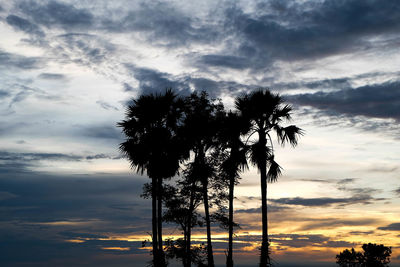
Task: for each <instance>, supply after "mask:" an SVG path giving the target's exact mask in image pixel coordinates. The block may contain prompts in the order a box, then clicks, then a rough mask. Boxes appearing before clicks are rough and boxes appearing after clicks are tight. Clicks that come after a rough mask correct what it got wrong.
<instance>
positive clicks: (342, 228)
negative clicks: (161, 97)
mask: <svg viewBox="0 0 400 267" xmlns="http://www.w3.org/2000/svg"><path fill="white" fill-rule="evenodd" d="M0 34H1V39H0V114H1V116H0V137H1V138H0V251H1V252H0V265H2V266H22V265H23V266H27V265H28V266H90V265H92V266H127V265H129V266H145V263H146V261H148V260H149V259H150V256H149V250H148V248H147V247H142V241H143V240H145V239H149V235H148V232H150V231H151V228H150V226H149V222H150V218H151V209H150V204H151V203H150V201H149V200H146V199H142V198H140V194H141V191H142V185H143V184H144V183H145V182H148V181H149V179H148V178H147V177H146V176H140V175H138V174H135V173H134V172H133V171H132V170H131V169H130V166H129V162H128V161H127V160H126V159H124V158H122V157H121V154H120V152H119V150H118V146H119V144H120V143H121V142H122V141H123V140H124V139H123V138H124V136H123V135H122V133H121V129H119V128H117V127H116V124H117V122H119V121H121V120H122V119H124V116H125V114H124V113H125V108H126V106H127V104H128V103H129V101H130V100H131V99H132V98H134V97H137V96H139V95H140V94H146V93H154V92H160V91H163V90H165V88H167V87H172V88H173V89H174V90H176V91H177V92H179V93H180V94H182V95H187V94H188V93H190V92H193V91H201V90H205V91H206V92H208V94H209V95H210V96H211V97H216V98H221V99H222V101H223V102H224V104H225V106H226V108H227V109H233V108H234V106H233V102H234V98H235V97H236V96H238V95H241V94H243V93H247V92H251V91H253V90H256V89H257V88H269V89H271V90H272V91H273V92H275V93H279V94H281V95H282V97H283V98H284V100H285V101H286V102H287V103H289V104H291V105H292V106H293V121H291V122H290V124H296V125H297V126H299V127H301V128H302V129H303V130H304V131H305V135H304V136H303V137H301V139H300V141H299V145H298V146H297V147H296V148H291V147H290V146H286V147H279V145H278V144H275V149H276V157H275V159H276V160H277V161H278V162H279V164H280V165H281V166H282V167H283V169H284V171H283V175H282V176H281V177H280V178H279V181H278V182H276V183H274V184H270V185H269V187H268V197H269V202H268V204H269V231H270V237H271V241H272V251H273V254H272V258H273V260H274V261H275V262H277V263H279V266H283V267H284V266H335V255H336V254H337V253H338V252H339V251H341V250H343V249H345V248H351V247H355V248H356V249H360V246H361V245H362V244H363V243H367V242H372V243H378V244H385V245H386V246H391V247H392V250H393V254H392V264H391V266H400V205H399V204H400V200H399V197H400V175H399V171H400V163H399V162H400V161H399V159H400V156H399V155H400V137H399V136H400V135H399V133H400V79H399V74H400V68H399V67H400V3H399V2H398V1H397V0H385V1H379V0H367V1H366V0H347V1H344V0H340V1H333V0H325V1H323V0H319V1H278V0H271V1H240V0H238V1H233V0H232V1H208V0H205V1H199V3H197V2H194V1H178V0H174V1H101V0H99V1H5V0H0ZM259 187H260V186H259V174H258V173H257V170H256V169H254V168H251V169H250V170H249V171H247V172H245V173H243V175H242V179H241V184H240V185H239V186H237V187H236V189H235V192H236V199H235V210H236V213H235V219H236V220H237V221H238V223H239V224H240V225H241V229H240V230H239V231H238V232H237V236H236V238H235V243H234V248H235V251H234V260H235V263H236V264H237V266H256V264H257V262H258V260H259V258H258V254H259V251H258V249H257V247H258V246H259V241H260V239H261V236H260V234H261V224H260V222H261V216H260V205H261V202H260V188H259ZM165 229H166V230H165V235H166V236H169V237H173V238H176V237H178V236H179V235H180V233H179V230H178V229H176V227H175V226H174V225H166V226H165ZM213 233H214V235H213V237H214V248H215V254H216V261H217V263H219V264H221V266H222V265H223V263H224V257H225V256H224V251H225V250H226V248H227V234H226V233H225V232H224V231H222V230H220V229H219V228H218V226H214V227H213ZM204 238H205V229H202V228H199V229H196V231H195V235H194V239H195V242H202V241H204ZM312 264H314V265H312Z"/></svg>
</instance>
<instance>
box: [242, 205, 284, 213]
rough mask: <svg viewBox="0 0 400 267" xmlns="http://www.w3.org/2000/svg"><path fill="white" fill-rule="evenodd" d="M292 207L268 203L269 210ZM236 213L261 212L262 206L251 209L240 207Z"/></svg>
mask: <svg viewBox="0 0 400 267" xmlns="http://www.w3.org/2000/svg"><path fill="white" fill-rule="evenodd" d="M288 209H290V208H289V207H285V206H277V205H268V212H280V211H284V210H288ZM235 213H256V214H261V207H259V208H249V209H238V210H235Z"/></svg>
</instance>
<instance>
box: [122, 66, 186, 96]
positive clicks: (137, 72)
mask: <svg viewBox="0 0 400 267" xmlns="http://www.w3.org/2000/svg"><path fill="white" fill-rule="evenodd" d="M126 67H127V68H128V70H129V71H130V72H131V74H132V75H133V77H134V78H135V79H136V80H138V81H139V89H140V91H141V92H142V93H145V94H149V93H155V92H160V91H164V90H165V89H167V88H173V89H174V90H177V91H181V92H182V91H183V92H186V94H187V93H189V87H188V84H187V83H186V82H185V81H182V80H181V79H179V78H175V77H173V76H172V75H170V74H168V73H164V72H159V71H157V70H154V69H148V68H140V67H136V66H134V65H131V64H126Z"/></svg>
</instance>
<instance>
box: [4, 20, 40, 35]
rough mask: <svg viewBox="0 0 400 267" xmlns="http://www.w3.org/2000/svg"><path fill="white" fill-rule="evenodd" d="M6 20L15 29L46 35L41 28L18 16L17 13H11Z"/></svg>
mask: <svg viewBox="0 0 400 267" xmlns="http://www.w3.org/2000/svg"><path fill="white" fill-rule="evenodd" d="M6 21H7V23H8V24H9V25H11V26H12V27H13V28H14V29H17V30H20V31H23V32H26V33H28V34H33V35H37V36H38V37H44V36H45V33H44V32H43V31H42V30H40V28H39V27H38V26H37V25H36V24H33V23H31V22H30V21H29V20H26V19H24V18H21V17H18V16H16V15H9V16H7V18H6Z"/></svg>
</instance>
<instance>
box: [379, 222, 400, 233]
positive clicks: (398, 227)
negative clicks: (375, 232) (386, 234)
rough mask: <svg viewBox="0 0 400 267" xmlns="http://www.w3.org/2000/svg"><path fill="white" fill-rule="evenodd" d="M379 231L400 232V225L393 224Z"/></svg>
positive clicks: (380, 228)
mask: <svg viewBox="0 0 400 267" xmlns="http://www.w3.org/2000/svg"><path fill="white" fill-rule="evenodd" d="M378 229H379V230H384V231H400V223H392V224H389V225H387V226H382V227H378Z"/></svg>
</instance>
